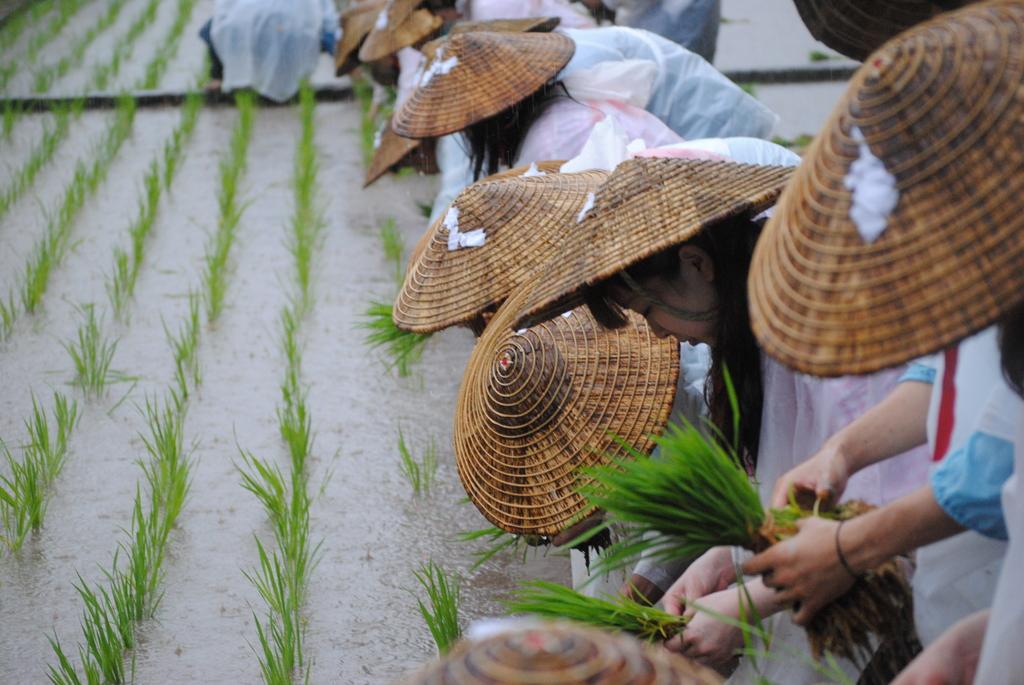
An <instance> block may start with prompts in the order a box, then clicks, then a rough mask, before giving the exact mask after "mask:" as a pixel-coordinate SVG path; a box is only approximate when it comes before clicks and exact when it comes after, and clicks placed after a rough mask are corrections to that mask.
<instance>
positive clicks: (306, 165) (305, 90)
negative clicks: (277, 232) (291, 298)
mask: <svg viewBox="0 0 1024 685" xmlns="http://www.w3.org/2000/svg"><path fill="white" fill-rule="evenodd" d="M299 103H300V104H299V106H300V118H301V122H302V129H301V130H302V132H301V134H300V137H299V145H298V149H297V151H296V154H295V171H294V175H293V179H292V188H293V191H294V195H295V213H294V215H293V216H292V232H291V236H290V237H289V240H288V249H289V251H290V252H291V254H292V259H293V261H294V263H295V279H296V285H297V289H298V292H297V293H296V298H297V303H298V305H299V307H300V309H301V310H302V311H306V310H307V309H308V308H309V306H310V302H311V298H312V293H311V281H312V270H311V264H312V258H313V255H314V254H315V253H316V251H317V249H318V248H319V247H320V245H321V243H322V237H323V231H324V228H325V227H326V225H327V224H326V222H325V221H324V217H323V213H322V211H321V209H320V207H319V206H318V204H317V200H316V178H317V174H318V173H319V171H320V169H319V163H318V161H317V154H316V144H315V142H314V140H313V133H314V130H315V128H314V120H313V115H314V110H315V107H316V94H315V93H314V92H313V89H312V88H311V87H310V86H309V84H308V83H303V84H302V88H301V89H300V91H299Z"/></svg>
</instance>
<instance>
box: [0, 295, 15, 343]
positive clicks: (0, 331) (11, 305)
mask: <svg viewBox="0 0 1024 685" xmlns="http://www.w3.org/2000/svg"><path fill="white" fill-rule="evenodd" d="M17 316H18V305H17V304H15V302H14V293H13V292H8V293H7V298H6V299H0V340H7V338H8V337H10V335H11V331H13V330H14V320H15V318H17Z"/></svg>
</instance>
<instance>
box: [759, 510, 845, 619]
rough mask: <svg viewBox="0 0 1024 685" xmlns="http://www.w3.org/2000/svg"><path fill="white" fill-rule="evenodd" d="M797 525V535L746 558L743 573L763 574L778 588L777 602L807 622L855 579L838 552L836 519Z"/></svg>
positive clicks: (765, 578)
mask: <svg viewBox="0 0 1024 685" xmlns="http://www.w3.org/2000/svg"><path fill="white" fill-rule="evenodd" d="M796 525H797V527H798V528H799V532H798V533H797V534H796V535H794V536H793V537H792V538H790V539H789V540H784V541H782V542H780V543H778V544H775V545H772V546H771V547H769V548H768V549H767V550H766V551H764V552H762V553H761V554H758V555H757V556H756V557H754V558H753V559H750V560H749V561H747V562H746V563H745V564H743V572H744V573H749V574H760V575H761V576H762V577H763V579H764V584H765V585H767V586H769V587H773V588H776V589H777V590H778V593H777V595H776V597H775V598H776V600H777V601H778V602H780V603H784V604H791V605H792V607H793V612H794V613H793V622H794V623H796V624H798V625H806V624H807V622H808V621H810V620H811V619H812V618H814V615H815V614H817V613H818V611H819V610H820V609H821V608H822V607H824V606H825V605H827V604H828V603H829V602H831V601H833V600H834V599H836V598H837V597H839V596H841V595H842V594H843V593H844V592H846V591H847V590H849V589H850V587H851V586H852V585H853V582H854V578H853V576H852V575H851V574H850V572H849V571H848V570H846V569H845V568H843V566H842V564H841V563H840V561H839V556H838V554H837V553H836V528H837V526H838V525H839V524H838V523H837V522H835V521H827V520H825V519H821V518H816V517H811V518H806V519H801V520H799V521H797V524H796ZM843 532H844V533H845V532H846V531H845V530H844V531H843Z"/></svg>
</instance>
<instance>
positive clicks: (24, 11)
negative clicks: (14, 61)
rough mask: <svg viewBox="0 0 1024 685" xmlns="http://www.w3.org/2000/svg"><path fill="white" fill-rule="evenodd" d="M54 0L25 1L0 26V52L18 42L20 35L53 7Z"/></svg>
mask: <svg viewBox="0 0 1024 685" xmlns="http://www.w3.org/2000/svg"><path fill="white" fill-rule="evenodd" d="M54 4H55V3H54V0H38V2H26V3H24V4H22V6H21V7H20V8H19V9H17V10H16V11H15V12H14V14H13V15H11V16H9V17H7V19H6V20H5V21H4V23H3V26H0V52H6V51H7V50H8V49H9V48H10V47H11V46H12V45H14V44H15V43H17V42H18V39H19V38H21V35H22V34H23V33H24V32H25V29H27V28H28V27H29V26H31V25H32V24H35V23H36V22H37V21H39V20H40V19H42V18H43V16H44V15H45V14H47V13H49V12H50V10H52V9H53V7H54Z"/></svg>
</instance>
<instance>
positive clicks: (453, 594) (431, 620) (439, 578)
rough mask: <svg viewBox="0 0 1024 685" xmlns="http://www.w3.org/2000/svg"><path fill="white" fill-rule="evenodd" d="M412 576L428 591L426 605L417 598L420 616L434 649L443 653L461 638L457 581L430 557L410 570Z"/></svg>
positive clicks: (459, 594)
mask: <svg viewBox="0 0 1024 685" xmlns="http://www.w3.org/2000/svg"><path fill="white" fill-rule="evenodd" d="M413 576H415V577H416V581H417V582H418V583H419V584H420V585H421V586H422V587H423V589H424V590H425V591H426V593H427V603H426V604H424V602H423V600H421V599H417V600H416V604H417V606H418V607H419V610H420V615H421V616H422V617H423V621H424V622H425V623H426V624H427V629H428V630H430V635H431V636H432V637H433V638H434V643H435V644H436V645H437V651H439V652H440V653H441V654H444V653H445V652H447V651H448V650H449V649H451V648H452V646H453V645H454V644H455V643H456V642H458V641H459V640H460V639H461V638H462V627H461V626H460V624H459V600H460V596H461V593H460V587H459V581H458V579H457V578H455V577H454V576H450V575H448V574H447V573H445V571H444V569H442V568H441V567H440V566H438V565H437V564H435V563H434V562H433V561H432V560H431V561H428V562H427V563H426V564H423V565H422V566H421V567H420V568H419V570H417V571H413ZM428 605H429V606H428Z"/></svg>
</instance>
